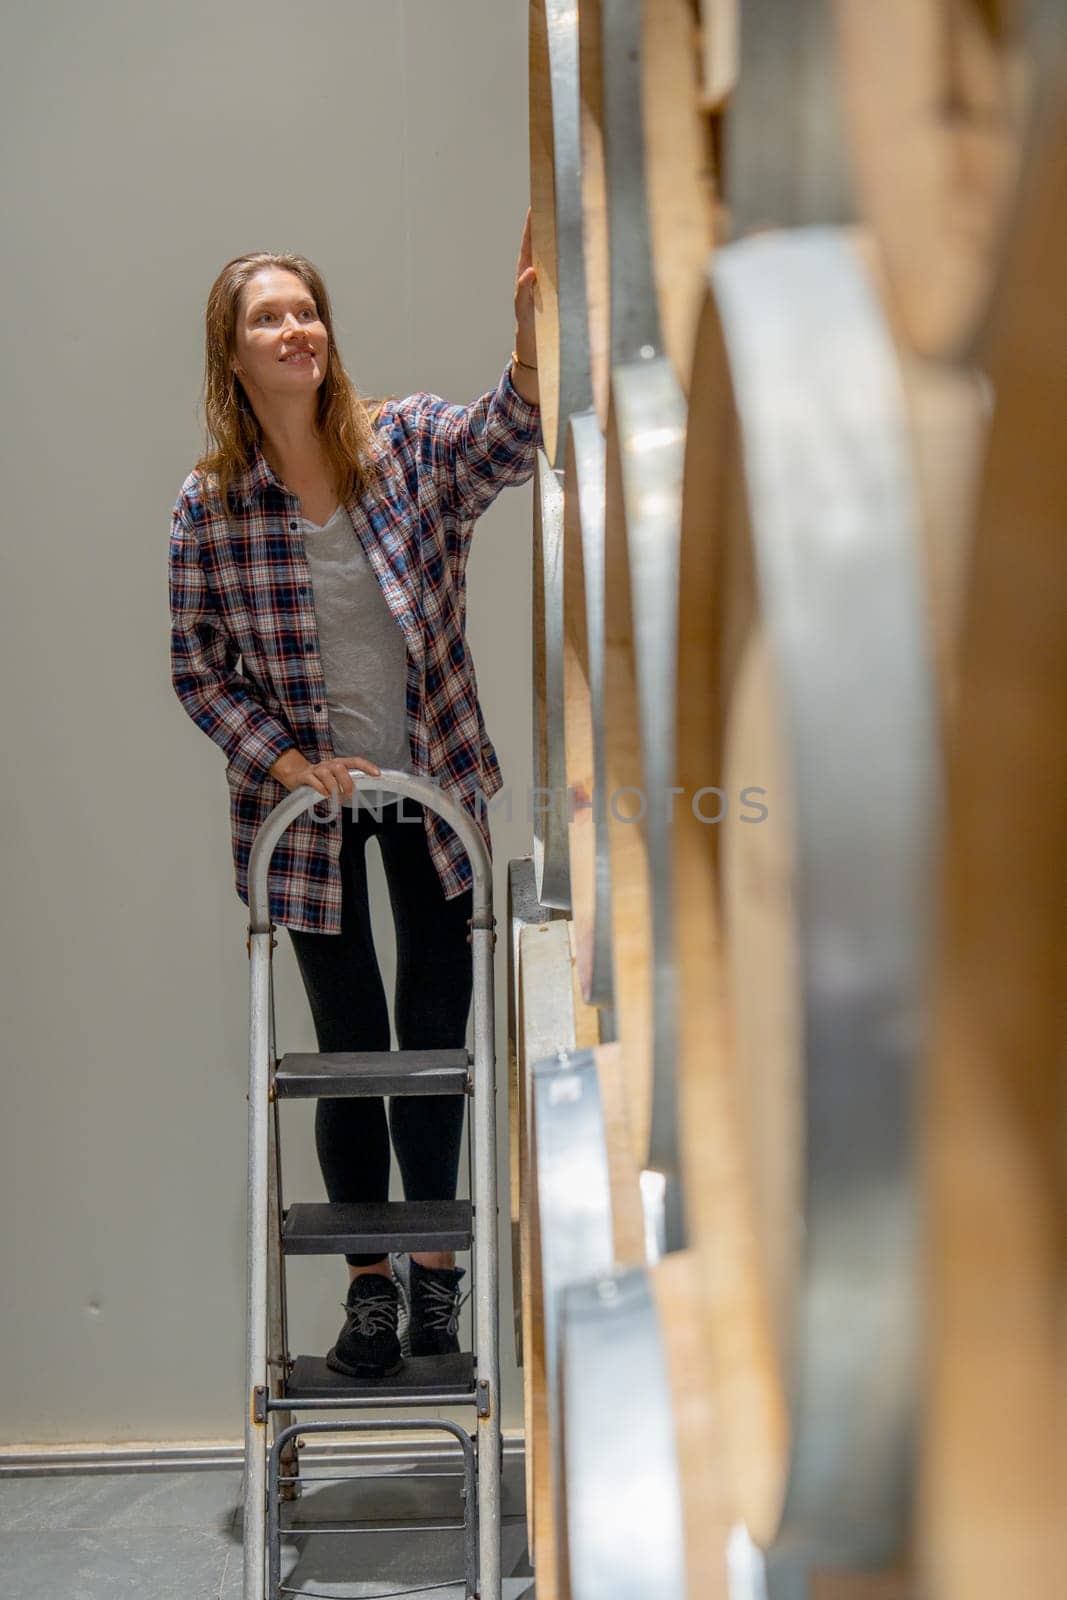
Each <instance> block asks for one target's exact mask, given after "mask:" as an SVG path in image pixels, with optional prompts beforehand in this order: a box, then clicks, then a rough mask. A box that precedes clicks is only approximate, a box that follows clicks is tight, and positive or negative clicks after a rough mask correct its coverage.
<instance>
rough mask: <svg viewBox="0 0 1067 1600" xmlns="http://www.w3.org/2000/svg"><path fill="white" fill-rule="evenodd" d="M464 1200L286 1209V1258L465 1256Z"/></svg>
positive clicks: (468, 1223) (467, 1223)
mask: <svg viewBox="0 0 1067 1600" xmlns="http://www.w3.org/2000/svg"><path fill="white" fill-rule="evenodd" d="M472 1224H473V1217H472V1213H471V1203H470V1201H469V1200H389V1201H381V1202H377V1203H375V1204H373V1205H321V1204H298V1205H291V1206H290V1207H289V1209H288V1210H287V1211H286V1213H285V1221H284V1224H283V1226H282V1249H283V1250H284V1251H285V1253H286V1255H303V1256H313V1255H333V1254H337V1253H340V1254H343V1255H373V1254H374V1253H375V1252H376V1251H381V1253H382V1254H383V1255H385V1254H387V1253H388V1252H389V1251H391V1250H409V1251H410V1250H426V1251H430V1250H469V1249H470V1247H471V1237H472Z"/></svg>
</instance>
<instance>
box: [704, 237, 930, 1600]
mask: <svg viewBox="0 0 1067 1600" xmlns="http://www.w3.org/2000/svg"><path fill="white" fill-rule="evenodd" d="M708 275H709V292H708V298H707V301H706V304H705V308H704V314H703V317H702V320H701V325H700V331H699V334H698V343H697V349H696V356H695V362H694V380H693V385H692V388H691V392H690V411H689V432H688V448H687V454H686V465H685V491H684V499H685V506H684V515H683V531H682V548H681V556H680V582H679V594H680V610H679V651H678V654H679V670H678V695H677V718H678V768H677V781H678V784H679V785H680V786H682V789H683V803H682V804H681V805H680V806H679V808H678V819H679V820H678V825H677V827H676V829H675V832H674V835H673V846H674V872H675V880H676V886H677V891H678V892H677V893H676V895H675V902H674V909H675V915H676V929H675V939H674V945H673V947H674V950H675V952H676V955H677V961H678V1008H679V1016H680V1019H681V1022H680V1041H679V1043H680V1049H679V1061H680V1068H681V1098H682V1113H683V1114H682V1119H681V1126H682V1134H683V1158H684V1174H685V1193H686V1201H687V1205H688V1208H689V1216H690V1221H691V1227H692V1235H691V1237H692V1239H693V1243H694V1246H695V1248H696V1249H697V1250H698V1252H699V1253H700V1256H701V1259H702V1262H703V1264H704V1269H703V1272H702V1281H703V1282H704V1284H705V1288H706V1294H705V1310H706V1315H707V1329H708V1335H709V1340H710V1343H711V1345H712V1347H713V1349H714V1353H715V1360H716V1363H717V1370H718V1373H719V1375H720V1380H721V1385H722V1390H721V1398H722V1413H723V1420H724V1429H725V1432H726V1436H727V1438H728V1440H729V1455H730V1461H731V1471H732V1477H733V1488H734V1492H735V1494H736V1508H737V1513H738V1517H739V1519H740V1520H741V1521H742V1522H743V1523H744V1524H745V1526H746V1527H747V1528H748V1530H749V1531H750V1533H751V1535H752V1538H753V1540H754V1541H755V1546H756V1547H758V1550H757V1554H761V1555H762V1557H763V1561H764V1566H765V1576H766V1581H767V1582H768V1584H769V1585H770V1586H771V1588H772V1589H775V1588H778V1587H779V1586H784V1587H783V1588H781V1591H780V1592H792V1591H790V1590H789V1585H790V1584H791V1583H792V1584H796V1583H798V1582H802V1581H803V1582H806V1581H807V1576H808V1575H809V1574H810V1572H811V1571H812V1570H816V1571H817V1570H819V1569H845V1570H849V1569H873V1568H879V1567H881V1568H889V1567H891V1566H892V1565H893V1564H894V1563H895V1561H896V1560H897V1558H898V1556H899V1555H900V1552H901V1548H902V1545H903V1543H904V1541H905V1537H906V1530H907V1470H906V1467H907V1461H908V1459H909V1451H910V1449H911V1444H912V1441H911V1438H910V1433H909V1423H910V1418H911V1412H912V1407H913V1403H914V1399H915V1381H916V1380H915V1374H914V1354H915V1342H916V1322H917V1314H916V1306H917V1294H916V1283H915V1270H916V1269H915V1257H916V1239H915V1226H914V1174H913V1159H914V1158H913V1149H912V1131H913V1095H914V1077H915V1073H916V1062H917V1058H918V1053H919V1048H920V1041H921V1028H922V1022H923V997H924V980H925V965H926V963H925V951H926V943H927V937H928V926H927V925H928V918H929V911H930V905H929V891H928V884H929V876H930V866H931V862H932V859H933V851H934V846H935V842H936V828H937V821H938V816H939V793H940V787H939V750H938V736H939V729H938V720H937V701H936V691H935V686H934V682H933V673H932V648H931V646H930V642H929V638H928V625H927V614H926V597H925V593H924V588H923V565H922V552H921V539H922V532H921V521H920V500H919V496H918V493H917V489H916V479H915V474H914V471H913V464H912V458H911V452H910V447H909V440H908V423H907V412H906V408H905V404H904V398H903V391H902V386H901V382H900V374H899V368H898V365H897V362H896V358H895V353H894V350H893V347H892V343H891V341H890V338H889V335H888V330H887V325H886V319H885V316H884V313H883V310H882V308H881V306H880V304H879V301H878V299H877V297H876V294H875V292H874V290H873V288H872V285H871V283H870V280H869V277H868V275H867V274H866V272H865V271H864V268H863V264H862V257H861V255H860V253H859V252H858V251H857V249H856V246H855V242H854V240H853V238H852V236H851V235H849V234H846V233H842V232H839V231H837V230H830V229H812V230H801V231H794V232H792V233H778V234H768V235H765V236H763V237H761V238H753V239H751V240H748V241H745V242H744V243H741V244H738V245H735V246H733V247H731V248H730V249H729V250H728V251H724V252H722V253H721V254H720V255H718V256H716V257H715V258H713V259H712V262H711V263H710V265H709V274H708ZM858 396H862V404H859V403H857V402H856V400H855V397H858ZM683 885H684V890H685V892H684V893H682V892H681V891H682V886H683ZM875 1351H878V1352H882V1355H883V1358H882V1359H881V1360H877V1359H874V1358H873V1357H872V1355H871V1352H875ZM888 1352H891V1359H890V1358H889V1356H888V1355H887V1353H888Z"/></svg>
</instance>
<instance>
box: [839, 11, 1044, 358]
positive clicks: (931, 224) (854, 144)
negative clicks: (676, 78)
mask: <svg viewBox="0 0 1067 1600" xmlns="http://www.w3.org/2000/svg"><path fill="white" fill-rule="evenodd" d="M832 9H833V15H834V20H835V24H836V33H837V39H836V44H837V50H836V55H837V61H838V64H839V65H838V70H839V75H840V85H841V95H842V99H843V104H844V109H845V114H846V127H847V138H848V146H849V152H850V157H851V160H852V164H853V169H854V172H855V175H856V182H857V189H858V196H859V201H860V206H861V209H862V212H863V214H864V216H865V217H866V218H867V219H868V220H869V221H870V223H871V225H872V226H873V228H874V229H875V231H876V233H877V235H878V239H879V242H880V246H881V249H882V253H883V256H884V259H885V265H886V273H887V277H888V280H889V284H890V286H891V292H892V299H893V308H894V312H895V315H896V317H897V318H898V319H899V323H900V326H901V327H902V329H903V330H904V332H905V334H906V336H907V337H908V339H909V340H910V341H911V342H912V343H913V344H914V346H915V348H916V349H918V350H920V351H922V352H923V353H924V354H927V355H945V354H960V353H964V352H966V351H967V350H968V349H970V348H971V347H972V346H973V344H974V340H975V337H976V335H977V333H978V332H979V330H980V328H981V326H982V323H983V321H984V318H985V315H986V312H987V310H988V307H989V304H990V299H991V295H992V292H993V289H994V287H995V283H996V277H997V272H998V262H999V259H1000V256H1001V252H1002V249H1003V244H1004V233H1005V226H1006V223H1007V222H1008V221H1009V219H1010V216H1011V213H1012V208H1013V197H1014V193H1015V188H1016V179H1017V174H1018V163H1019V152H1020V147H1021V143H1022V138H1023V132H1024V128H1025V125H1026V120H1027V103H1028V90H1029V85H1030V82H1031V81H1032V78H1033V76H1034V73H1035V72H1036V71H1037V70H1038V69H1039V66H1040V58H1041V54H1042V49H1043V35H1042V34H1040V33H1038V34H1036V36H1035V33H1034V31H1033V25H1032V19H1033V18H1034V16H1035V14H1036V15H1040V9H1041V8H1040V7H1032V6H1016V5H1013V4H1003V5H1002V4H999V3H995V0H994V3H990V0H899V3H898V4H894V5H893V6H889V7H887V6H870V5H868V4H866V0H833V7H832ZM1028 19H1029V20H1030V26H1028V25H1027V23H1028Z"/></svg>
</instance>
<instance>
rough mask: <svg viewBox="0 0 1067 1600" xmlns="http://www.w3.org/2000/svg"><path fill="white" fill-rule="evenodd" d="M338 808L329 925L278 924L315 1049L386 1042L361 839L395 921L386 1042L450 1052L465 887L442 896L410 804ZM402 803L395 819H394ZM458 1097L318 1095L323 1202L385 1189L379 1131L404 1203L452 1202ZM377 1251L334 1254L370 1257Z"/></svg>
mask: <svg viewBox="0 0 1067 1600" xmlns="http://www.w3.org/2000/svg"><path fill="white" fill-rule="evenodd" d="M377 809H378V808H375V809H374V810H371V809H368V808H367V807H366V806H365V805H362V804H361V805H358V806H357V807H356V809H355V811H354V812H353V808H352V805H351V804H350V803H349V804H346V805H344V806H342V807H341V827H342V829H343V834H342V839H341V879H342V885H343V888H342V902H341V932H340V934H335V933H304V932H302V931H301V930H299V929H297V928H288V929H287V930H286V931H287V933H288V934H289V937H290V939H291V940H292V943H293V949H294V950H295V952H296V960H297V965H298V967H299V968H300V976H301V978H302V979H303V982H304V988H305V990H306V991H307V997H308V1001H309V1003H310V1006H311V1015H312V1019H313V1021H314V1024H315V1033H316V1035H317V1038H318V1046H319V1049H320V1050H323V1051H326V1050H388V1049H389V1048H390V1040H389V1008H388V1004H387V1002H386V998H385V987H384V985H383V983H382V976H381V972H380V971H379V968H378V958H377V956H376V954H375V950H374V940H373V936H372V932H371V922H370V906H369V902H368V898H367V862H366V845H367V840H368V839H369V838H372V837H373V838H376V839H377V840H378V841H379V845H380V848H381V852H382V864H383V866H384V868H385V876H386V881H387V883H388V886H389V899H390V902H391V905H392V911H393V924H394V927H395V929H396V993H395V996H394V1004H395V1018H396V1035H397V1048H398V1049H400V1050H426V1049H462V1048H463V1047H464V1045H465V1043H466V1036H467V1014H468V1012H469V1010H470V1001H471V987H472V967H471V947H470V945H469V944H468V943H467V934H468V931H469V930H468V919H469V918H470V915H471V903H472V893H471V891H470V890H469V889H468V890H466V891H465V892H464V893H463V894H461V895H459V896H457V897H456V898H455V899H454V900H446V899H445V897H444V892H443V890H442V888H441V883H440V879H439V878H438V876H437V869H436V868H435V867H434V864H433V860H432V858H431V856H430V851H429V847H428V844H427V841H426V831H425V825H424V823H423V819H422V807H421V806H419V805H417V804H416V803H415V802H414V801H411V800H405V801H404V802H403V805H402V807H401V806H400V805H399V803H398V802H395V801H394V802H392V803H391V804H389V805H383V806H382V807H381V808H380V810H381V819H380V820H379V818H378V815H377ZM401 812H402V816H401ZM464 1103H465V1100H464V1096H462V1095H397V1096H392V1097H391V1098H390V1101H389V1121H388V1126H387V1125H386V1114H385V1102H384V1101H383V1100H382V1099H381V1098H380V1097H379V1098H377V1099H370V1100H348V1099H346V1100H339V1099H330V1100H320V1101H319V1102H318V1107H317V1109H316V1113H315V1148H316V1150H317V1152H318V1157H319V1166H320V1167H321V1169H322V1176H323V1181H324V1183H325V1185H326V1193H327V1195H328V1196H329V1198H330V1200H331V1201H333V1202H342V1203H343V1202H349V1203H353V1202H354V1203H360V1202H367V1201H376V1200H377V1201H381V1200H387V1199H388V1198H389V1134H390V1131H391V1132H392V1136H393V1145H394V1147H395V1149H396V1155H397V1161H398V1162H399V1164H400V1175H401V1178H402V1179H403V1184H404V1194H405V1196H406V1197H407V1199H408V1200H454V1199H455V1196H456V1181H457V1177H458V1173H459V1152H460V1143H461V1139H462V1133H463V1107H464ZM384 1259H385V1257H384V1256H382V1255H380V1254H379V1255H370V1256H354V1255H350V1256H346V1257H345V1260H346V1261H348V1262H350V1263H351V1265H352V1266H370V1265H372V1264H373V1263H374V1262H378V1261H383V1260H384Z"/></svg>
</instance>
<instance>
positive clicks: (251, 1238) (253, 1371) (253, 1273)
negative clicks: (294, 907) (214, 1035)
mask: <svg viewBox="0 0 1067 1600" xmlns="http://www.w3.org/2000/svg"><path fill="white" fill-rule="evenodd" d="M270 940H271V935H270V933H257V934H252V935H250V937H249V960H250V961H251V964H252V965H251V978H250V986H249V988H250V1001H249V1030H248V1035H249V1050H248V1195H247V1203H248V1244H247V1302H246V1308H245V1340H246V1343H245V1356H246V1363H245V1373H246V1394H245V1404H246V1411H245V1492H244V1588H243V1600H264V1578H265V1574H264V1556H265V1546H266V1514H267V1417H268V1411H267V1395H268V1393H269V1380H268V1369H267V1234H268V1206H269V1202H268V1191H269V1178H268V1172H269V1149H268V1146H269V1123H270V1118H269V1114H268V1112H269V1107H268V1099H267V1097H268V1093H269V1084H270V1048H269V998H270Z"/></svg>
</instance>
